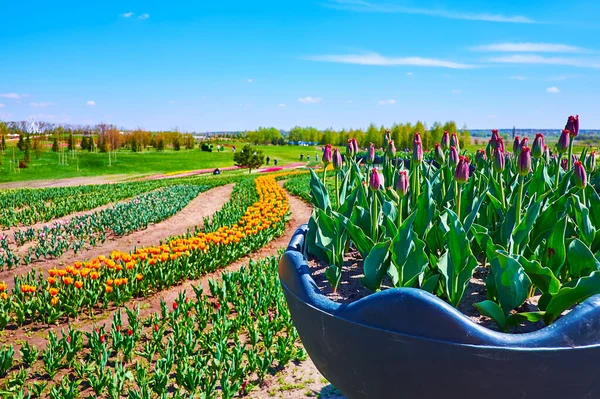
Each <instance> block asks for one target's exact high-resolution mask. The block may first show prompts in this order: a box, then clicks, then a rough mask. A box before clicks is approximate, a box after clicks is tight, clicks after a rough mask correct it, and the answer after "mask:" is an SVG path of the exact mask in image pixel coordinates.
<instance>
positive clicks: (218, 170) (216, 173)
mask: <svg viewBox="0 0 600 399" xmlns="http://www.w3.org/2000/svg"><path fill="white" fill-rule="evenodd" d="M220 174H221V170H220V169H219V168H217V169H215V170H214V171H213V175H220Z"/></svg>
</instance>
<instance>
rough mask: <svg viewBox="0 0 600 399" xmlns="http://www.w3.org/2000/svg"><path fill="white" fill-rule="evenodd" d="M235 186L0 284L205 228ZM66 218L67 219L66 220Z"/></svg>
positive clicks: (0, 275) (0, 276)
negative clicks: (134, 229) (142, 227)
mask: <svg viewBox="0 0 600 399" xmlns="http://www.w3.org/2000/svg"><path fill="white" fill-rule="evenodd" d="M232 190H233V184H228V185H225V186H221V187H216V188H213V189H211V190H209V191H205V192H203V193H200V194H199V195H198V196H197V197H196V198H194V199H193V200H192V201H190V203H189V204H188V205H187V206H186V207H185V208H183V209H182V210H181V211H179V212H178V213H177V214H175V215H173V216H171V217H170V218H168V219H166V220H163V221H162V222H160V223H156V224H151V225H149V226H148V228H147V229H145V230H139V231H136V232H133V233H131V234H129V235H126V236H123V237H112V238H109V239H107V240H106V242H104V244H101V245H99V246H97V247H93V248H89V249H87V250H82V251H79V252H78V253H77V254H75V253H74V252H73V251H68V252H66V253H64V254H63V255H61V256H60V257H58V258H56V259H49V260H41V261H36V262H33V263H32V264H30V265H27V266H22V267H19V268H16V269H12V270H5V271H2V272H0V281H6V283H7V284H8V286H9V288H12V287H13V286H14V280H13V278H12V277H13V275H14V274H15V272H18V273H19V274H25V273H27V272H28V271H30V270H33V269H37V270H40V271H45V270H48V269H51V268H53V267H55V266H56V267H61V266H63V265H68V264H71V263H73V262H75V261H81V260H85V259H92V258H95V257H97V256H99V255H109V254H110V253H111V252H112V251H113V250H119V251H124V252H127V251H131V250H134V249H135V248H136V247H142V246H149V245H156V244H158V243H159V242H160V241H161V240H164V239H165V238H167V237H170V236H175V235H180V234H184V233H186V232H187V231H188V230H190V231H193V230H194V228H195V227H196V226H201V225H202V223H203V220H204V218H205V217H208V216H211V215H212V214H213V213H215V212H216V211H217V210H219V209H221V207H222V206H223V205H224V204H225V203H226V202H228V201H229V198H230V197H231V192H232ZM64 219H65V218H63V220H64Z"/></svg>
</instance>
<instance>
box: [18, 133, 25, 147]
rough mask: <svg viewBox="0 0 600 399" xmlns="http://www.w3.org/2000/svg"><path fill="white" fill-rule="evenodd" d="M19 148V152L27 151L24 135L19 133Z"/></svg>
mask: <svg viewBox="0 0 600 399" xmlns="http://www.w3.org/2000/svg"><path fill="white" fill-rule="evenodd" d="M17 148H18V149H19V151H23V150H25V138H24V137H23V133H19V141H18V142H17Z"/></svg>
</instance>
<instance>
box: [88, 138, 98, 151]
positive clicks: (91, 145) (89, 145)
mask: <svg viewBox="0 0 600 399" xmlns="http://www.w3.org/2000/svg"><path fill="white" fill-rule="evenodd" d="M94 147H96V146H95V145H94V138H93V137H90V141H89V142H88V151H89V152H92V151H94Z"/></svg>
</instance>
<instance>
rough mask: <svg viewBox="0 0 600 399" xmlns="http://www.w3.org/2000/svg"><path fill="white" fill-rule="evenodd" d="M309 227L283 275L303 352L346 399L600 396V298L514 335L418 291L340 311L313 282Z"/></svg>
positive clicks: (378, 296) (395, 292)
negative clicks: (307, 249) (306, 241)
mask: <svg viewBox="0 0 600 399" xmlns="http://www.w3.org/2000/svg"><path fill="white" fill-rule="evenodd" d="M307 230H308V227H307V225H302V226H300V228H298V230H297V231H296V233H295V234H294V236H293V237H292V239H291V240H290V243H289V246H288V248H287V250H286V252H285V253H284V254H283V256H282V257H281V260H280V263H279V278H280V281H281V285H282V287H283V291H284V293H285V297H286V300H287V304H288V307H289V309H290V313H291V315H292V319H293V321H294V325H295V327H296V329H297V330H298V333H299V335H300V338H301V340H302V343H303V345H304V347H305V349H306V351H307V352H308V354H309V356H310V357H311V359H312V361H313V362H314V363H315V366H316V367H317V368H318V369H319V371H320V372H321V373H322V374H323V375H324V376H325V377H326V378H327V379H328V380H329V381H330V382H331V383H332V384H333V385H334V386H335V387H336V388H338V389H339V390H340V391H341V392H342V393H343V394H344V395H345V396H347V397H348V398H349V399H359V398H360V399H362V398H410V399H413V398H438V397H447V398H460V399H476V398H477V399H481V398H482V397H485V398H486V399H513V398H515V399H516V398H519V399H531V398H544V399H554V398H556V399H567V398H568V399H577V398H597V397H600V295H596V296H593V297H590V298H588V299H587V300H585V301H584V302H583V303H581V304H580V305H578V306H577V307H575V308H574V309H573V310H572V311H571V312H570V313H569V314H567V315H565V316H563V317H562V318H561V319H559V320H558V321H557V322H555V323H554V324H552V325H550V326H548V327H545V328H543V329H541V330H538V331H536V332H533V333H527V334H513V335H511V334H503V333H499V332H495V331H492V330H489V329H487V328H485V327H482V326H480V325H478V324H476V323H474V322H473V321H471V320H470V319H469V318H467V317H466V316H464V315H463V314H462V313H460V312H458V311H457V310H456V309H454V308H453V307H451V306H450V305H448V304H447V303H446V302H444V301H442V300H441V299H439V298H437V297H435V296H434V295H431V294H429V293H427V292H425V291H422V290H419V289H415V288H394V289H389V290H385V291H382V292H378V293H375V294H372V295H370V296H368V297H366V298H363V299H361V300H358V301H356V302H353V303H351V304H343V305H342V304H338V303H335V302H333V301H331V300H329V299H328V298H326V297H325V296H324V295H322V294H321V293H320V292H319V290H318V288H317V286H316V284H315V282H314V281H313V279H312V277H311V274H310V269H309V267H308V264H307V261H306V257H305V244H304V238H305V235H306V232H307Z"/></svg>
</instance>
